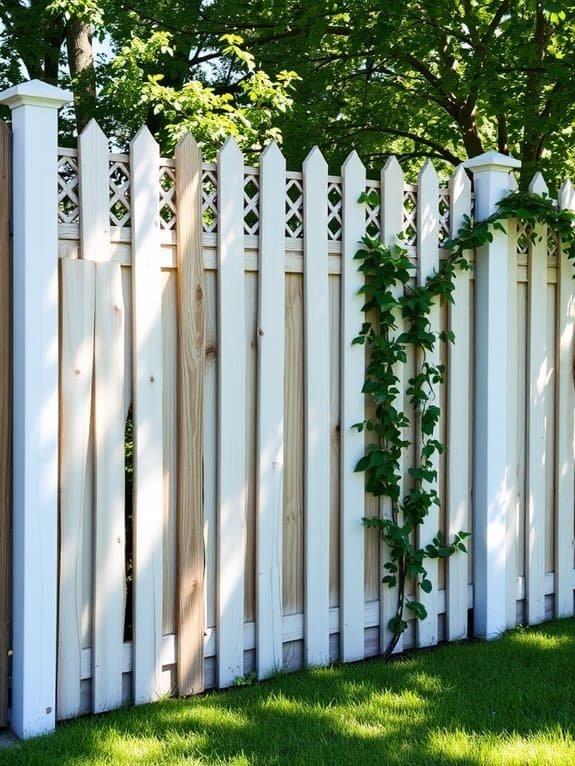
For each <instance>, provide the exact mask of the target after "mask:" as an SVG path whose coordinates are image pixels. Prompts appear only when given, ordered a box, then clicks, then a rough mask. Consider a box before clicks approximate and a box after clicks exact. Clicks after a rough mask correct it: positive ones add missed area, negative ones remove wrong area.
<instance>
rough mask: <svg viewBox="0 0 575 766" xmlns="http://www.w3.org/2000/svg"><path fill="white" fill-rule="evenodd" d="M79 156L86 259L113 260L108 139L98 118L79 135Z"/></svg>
mask: <svg viewBox="0 0 575 766" xmlns="http://www.w3.org/2000/svg"><path fill="white" fill-rule="evenodd" d="M78 159H79V165H80V181H79V189H80V204H81V209H82V215H81V216H80V238H81V241H82V258H86V260H89V261H109V260H110V258H111V257H112V251H111V247H110V191H109V161H108V139H107V138H106V136H105V135H104V133H103V132H102V129H101V128H100V126H99V125H98V123H97V122H96V120H90V122H89V123H88V125H87V126H86V127H85V128H84V130H83V131H82V133H81V134H80V137H79V138H78Z"/></svg>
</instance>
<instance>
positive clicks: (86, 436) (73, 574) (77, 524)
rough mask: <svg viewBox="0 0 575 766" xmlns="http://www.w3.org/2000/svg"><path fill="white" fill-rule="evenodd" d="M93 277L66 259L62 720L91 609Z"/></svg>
mask: <svg viewBox="0 0 575 766" xmlns="http://www.w3.org/2000/svg"><path fill="white" fill-rule="evenodd" d="M95 280H96V272H95V266H94V263H93V262H90V261H80V260H68V259H65V260H63V261H62V265H61V286H62V287H61V289H62V293H61V295H62V298H61V352H60V354H61V355H60V407H61V410H60V577H59V602H60V608H59V615H58V681H57V689H56V691H57V695H56V702H57V710H56V717H57V719H58V720H62V719H64V718H73V717H74V716H78V715H80V710H81V694H80V680H81V675H80V664H81V654H82V620H83V614H84V612H85V611H86V610H87V609H89V608H90V604H86V603H85V602H84V594H85V587H84V566H83V556H82V541H83V537H84V523H85V509H86V506H87V503H86V495H87V481H86V478H87V468H88V459H89V443H90V421H91V417H92V380H93V373H94V316H95V315H94V312H95V284H96V281H95Z"/></svg>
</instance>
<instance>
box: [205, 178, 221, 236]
mask: <svg viewBox="0 0 575 766" xmlns="http://www.w3.org/2000/svg"><path fill="white" fill-rule="evenodd" d="M202 224H203V230H204V231H205V232H207V233H209V234H215V233H216V232H217V230H218V175H217V171H216V169H215V167H214V168H213V169H210V170H204V172H203V173H202Z"/></svg>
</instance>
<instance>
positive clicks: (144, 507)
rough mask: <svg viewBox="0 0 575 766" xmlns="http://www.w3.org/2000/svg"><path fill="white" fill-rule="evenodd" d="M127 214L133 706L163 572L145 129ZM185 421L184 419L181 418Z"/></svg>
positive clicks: (155, 246) (154, 204) (156, 684)
mask: <svg viewBox="0 0 575 766" xmlns="http://www.w3.org/2000/svg"><path fill="white" fill-rule="evenodd" d="M130 161H131V203H132V204H131V214H132V269H131V272H132V380H133V385H132V391H133V434H134V474H133V489H132V517H133V521H132V525H133V538H134V553H133V569H132V571H133V582H134V591H133V604H134V612H133V644H134V649H133V655H134V669H133V679H132V680H133V687H134V702H135V703H136V704H139V703H144V702H153V701H154V700H156V699H158V697H159V696H160V689H161V674H162V665H161V659H160V654H161V649H162V595H163V588H162V574H163V571H162V570H163V527H164V518H163V500H164V477H163V468H164V466H163V449H162V447H163V444H162V441H163V438H162V436H163V434H162V431H163V412H162V407H163V395H162V393H163V392H162V385H163V384H162V367H163V360H162V293H161V289H162V283H161V278H160V264H159V261H158V253H159V251H160V239H159V211H158V207H159V206H158V177H159V165H160V150H159V147H158V144H157V143H156V141H155V140H154V139H153V137H152V135H151V134H150V132H149V131H148V129H147V128H145V127H144V128H141V129H140V131H139V132H138V133H137V135H136V137H135V138H134V140H133V141H132V144H131V146H130ZM189 421H190V418H188V419H187V420H186V422H189Z"/></svg>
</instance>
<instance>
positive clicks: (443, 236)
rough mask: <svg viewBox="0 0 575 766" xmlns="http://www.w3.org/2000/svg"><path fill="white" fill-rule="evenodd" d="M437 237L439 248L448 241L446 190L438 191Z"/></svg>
mask: <svg viewBox="0 0 575 766" xmlns="http://www.w3.org/2000/svg"><path fill="white" fill-rule="evenodd" d="M438 223H439V226H438V236H439V246H440V247H441V245H442V244H443V243H444V242H445V241H446V240H448V239H449V237H450V234H451V232H450V226H451V222H450V220H449V191H448V190H447V189H440V190H439V219H438Z"/></svg>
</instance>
